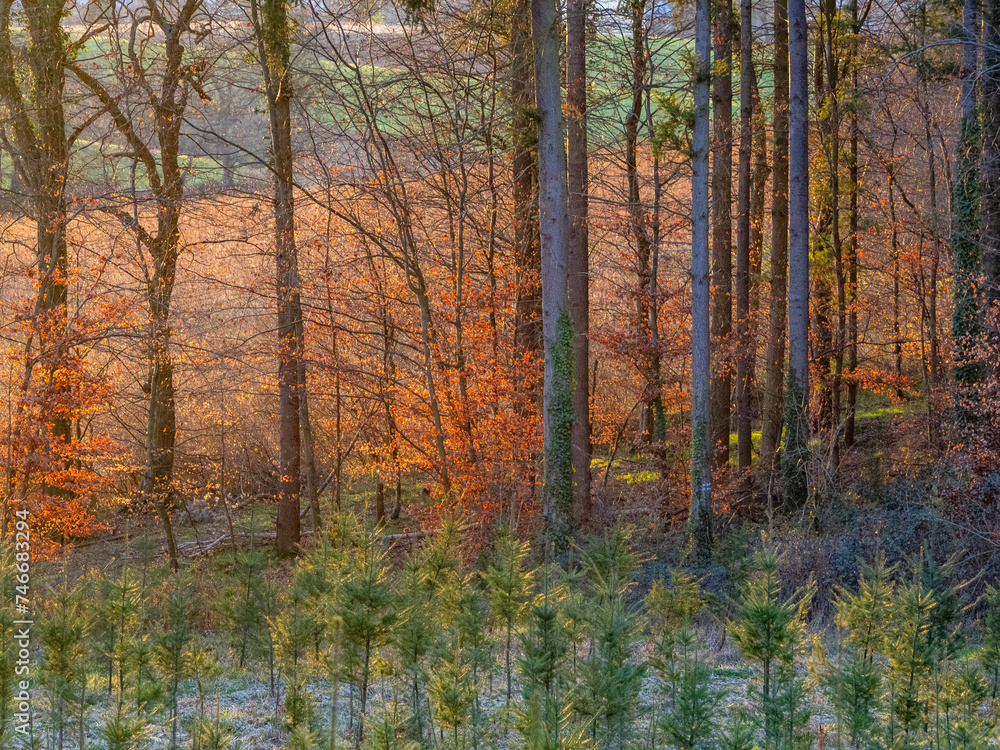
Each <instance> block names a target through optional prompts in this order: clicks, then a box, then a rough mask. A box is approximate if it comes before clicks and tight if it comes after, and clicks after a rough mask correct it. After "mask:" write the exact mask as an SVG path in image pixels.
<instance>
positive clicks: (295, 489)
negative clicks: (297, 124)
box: [254, 0, 302, 554]
mask: <svg viewBox="0 0 1000 750" xmlns="http://www.w3.org/2000/svg"><path fill="white" fill-rule="evenodd" d="M256 15H257V14H256V0H255V2H254V16H255V17H256ZM254 25H255V26H256V31H257V44H258V54H259V56H260V62H261V71H262V73H263V76H264V88H265V92H266V94H267V104H268V107H267V109H268V115H269V121H270V130H271V151H272V154H273V156H274V164H273V179H274V196H273V199H272V200H273V204H274V236H275V268H276V277H275V283H276V291H277V306H278V402H279V416H278V421H279V426H278V440H279V444H280V450H279V470H280V472H281V490H280V492H281V494H280V497H279V498H278V519H277V528H276V531H277V534H276V537H275V548H276V549H277V551H278V552H279V553H282V554H295V553H296V551H297V550H298V544H299V537H300V529H299V495H300V492H301V483H300V478H299V473H300V470H301V460H300V453H301V435H300V429H299V402H300V391H299V375H298V369H299V368H298V360H299V358H300V357H301V356H302V342H301V340H300V338H299V335H298V332H299V324H300V321H301V320H302V306H301V303H300V301H299V269H298V251H297V248H296V247H295V207H294V193H293V190H294V182H293V169H294V161H293V155H292V130H291V122H292V117H291V102H292V81H291V77H290V71H289V63H290V60H291V40H290V39H289V27H288V17H287V13H286V8H285V0H262V2H261V5H260V18H259V22H257V19H256V18H255V24H254Z"/></svg>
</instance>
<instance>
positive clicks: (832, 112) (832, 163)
mask: <svg viewBox="0 0 1000 750" xmlns="http://www.w3.org/2000/svg"><path fill="white" fill-rule="evenodd" d="M837 12H838V11H837V0H827V3H826V12H825V14H824V15H825V17H826V26H825V32H826V44H825V52H826V87H827V96H826V101H827V106H826V109H827V112H826V118H827V122H826V128H825V130H826V152H827V164H828V166H829V170H830V172H829V175H830V245H831V247H832V249H833V260H834V280H835V284H836V294H837V329H836V333H835V334H834V335H833V337H832V339H833V340H832V344H833V351H832V354H833V363H832V364H833V367H832V369H833V373H832V378H831V393H830V407H831V415H830V416H831V419H830V439H831V440H832V442H833V445H832V447H831V454H830V457H831V464H832V465H833V468H836V467H837V466H839V464H840V413H841V391H842V385H843V378H844V351H845V343H846V340H847V296H846V289H845V284H846V279H845V274H844V245H843V241H842V239H841V236H840V91H839V87H840V57H841V54H842V51H841V48H840V35H839V33H838V29H839V28H840V24H839V19H838V18H837Z"/></svg>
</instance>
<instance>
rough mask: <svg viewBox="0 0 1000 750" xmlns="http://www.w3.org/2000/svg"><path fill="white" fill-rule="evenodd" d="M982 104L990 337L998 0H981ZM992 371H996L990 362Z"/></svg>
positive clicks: (994, 296) (997, 237)
mask: <svg viewBox="0 0 1000 750" xmlns="http://www.w3.org/2000/svg"><path fill="white" fill-rule="evenodd" d="M979 85H980V92H981V94H982V97H983V105H982V132H983V151H982V162H981V163H982V173H981V179H982V199H981V204H980V215H981V218H980V224H981V227H982V232H981V234H980V241H981V245H982V261H981V263H982V269H983V290H982V295H983V312H982V315H983V323H984V328H985V330H986V334H987V336H988V337H989V338H990V339H993V340H995V339H996V338H997V329H996V322H995V321H994V320H991V315H993V314H996V313H997V310H996V307H997V305H998V304H1000V0H984V2H983V67H982V72H981V73H980V77H979ZM992 369H993V372H994V374H995V373H996V372H997V371H998V369H1000V368H998V365H997V363H996V362H993V363H992Z"/></svg>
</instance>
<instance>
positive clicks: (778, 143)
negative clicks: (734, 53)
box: [760, 0, 788, 473]
mask: <svg viewBox="0 0 1000 750" xmlns="http://www.w3.org/2000/svg"><path fill="white" fill-rule="evenodd" d="M773 127H774V172H773V175H772V178H771V186H772V187H771V190H772V196H771V274H770V276H771V283H770V294H769V302H768V319H769V326H768V332H767V354H766V365H765V366H766V371H765V373H764V423H763V425H762V426H761V437H760V457H761V463H762V465H763V466H765V467H766V468H767V470H768V472H769V473H773V470H774V458H775V456H776V454H777V450H778V444H779V442H780V441H781V431H782V425H783V420H784V407H785V400H784V379H785V374H784V373H785V328H786V321H787V307H788V305H787V287H788V2H787V0H775V2H774V122H773Z"/></svg>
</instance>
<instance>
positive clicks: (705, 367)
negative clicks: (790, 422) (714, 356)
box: [688, 0, 712, 556]
mask: <svg viewBox="0 0 1000 750" xmlns="http://www.w3.org/2000/svg"><path fill="white" fill-rule="evenodd" d="M709 3H710V0H696V2H695V46H694V52H695V65H694V77H695V78H694V82H693V84H694V132H693V133H692V142H691V146H692V155H691V510H690V517H689V520H688V525H689V531H690V535H691V548H692V551H693V552H694V554H695V555H696V556H704V555H706V554H707V553H708V551H709V550H710V549H711V546H712V463H711V442H710V441H711V439H712V437H711V435H712V433H711V419H712V415H711V408H710V404H709V390H710V383H711V355H710V346H709V274H708V254H709V253H708V118H709V107H708V90H709V80H710V79H711V62H710V46H711V23H710V4H709Z"/></svg>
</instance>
